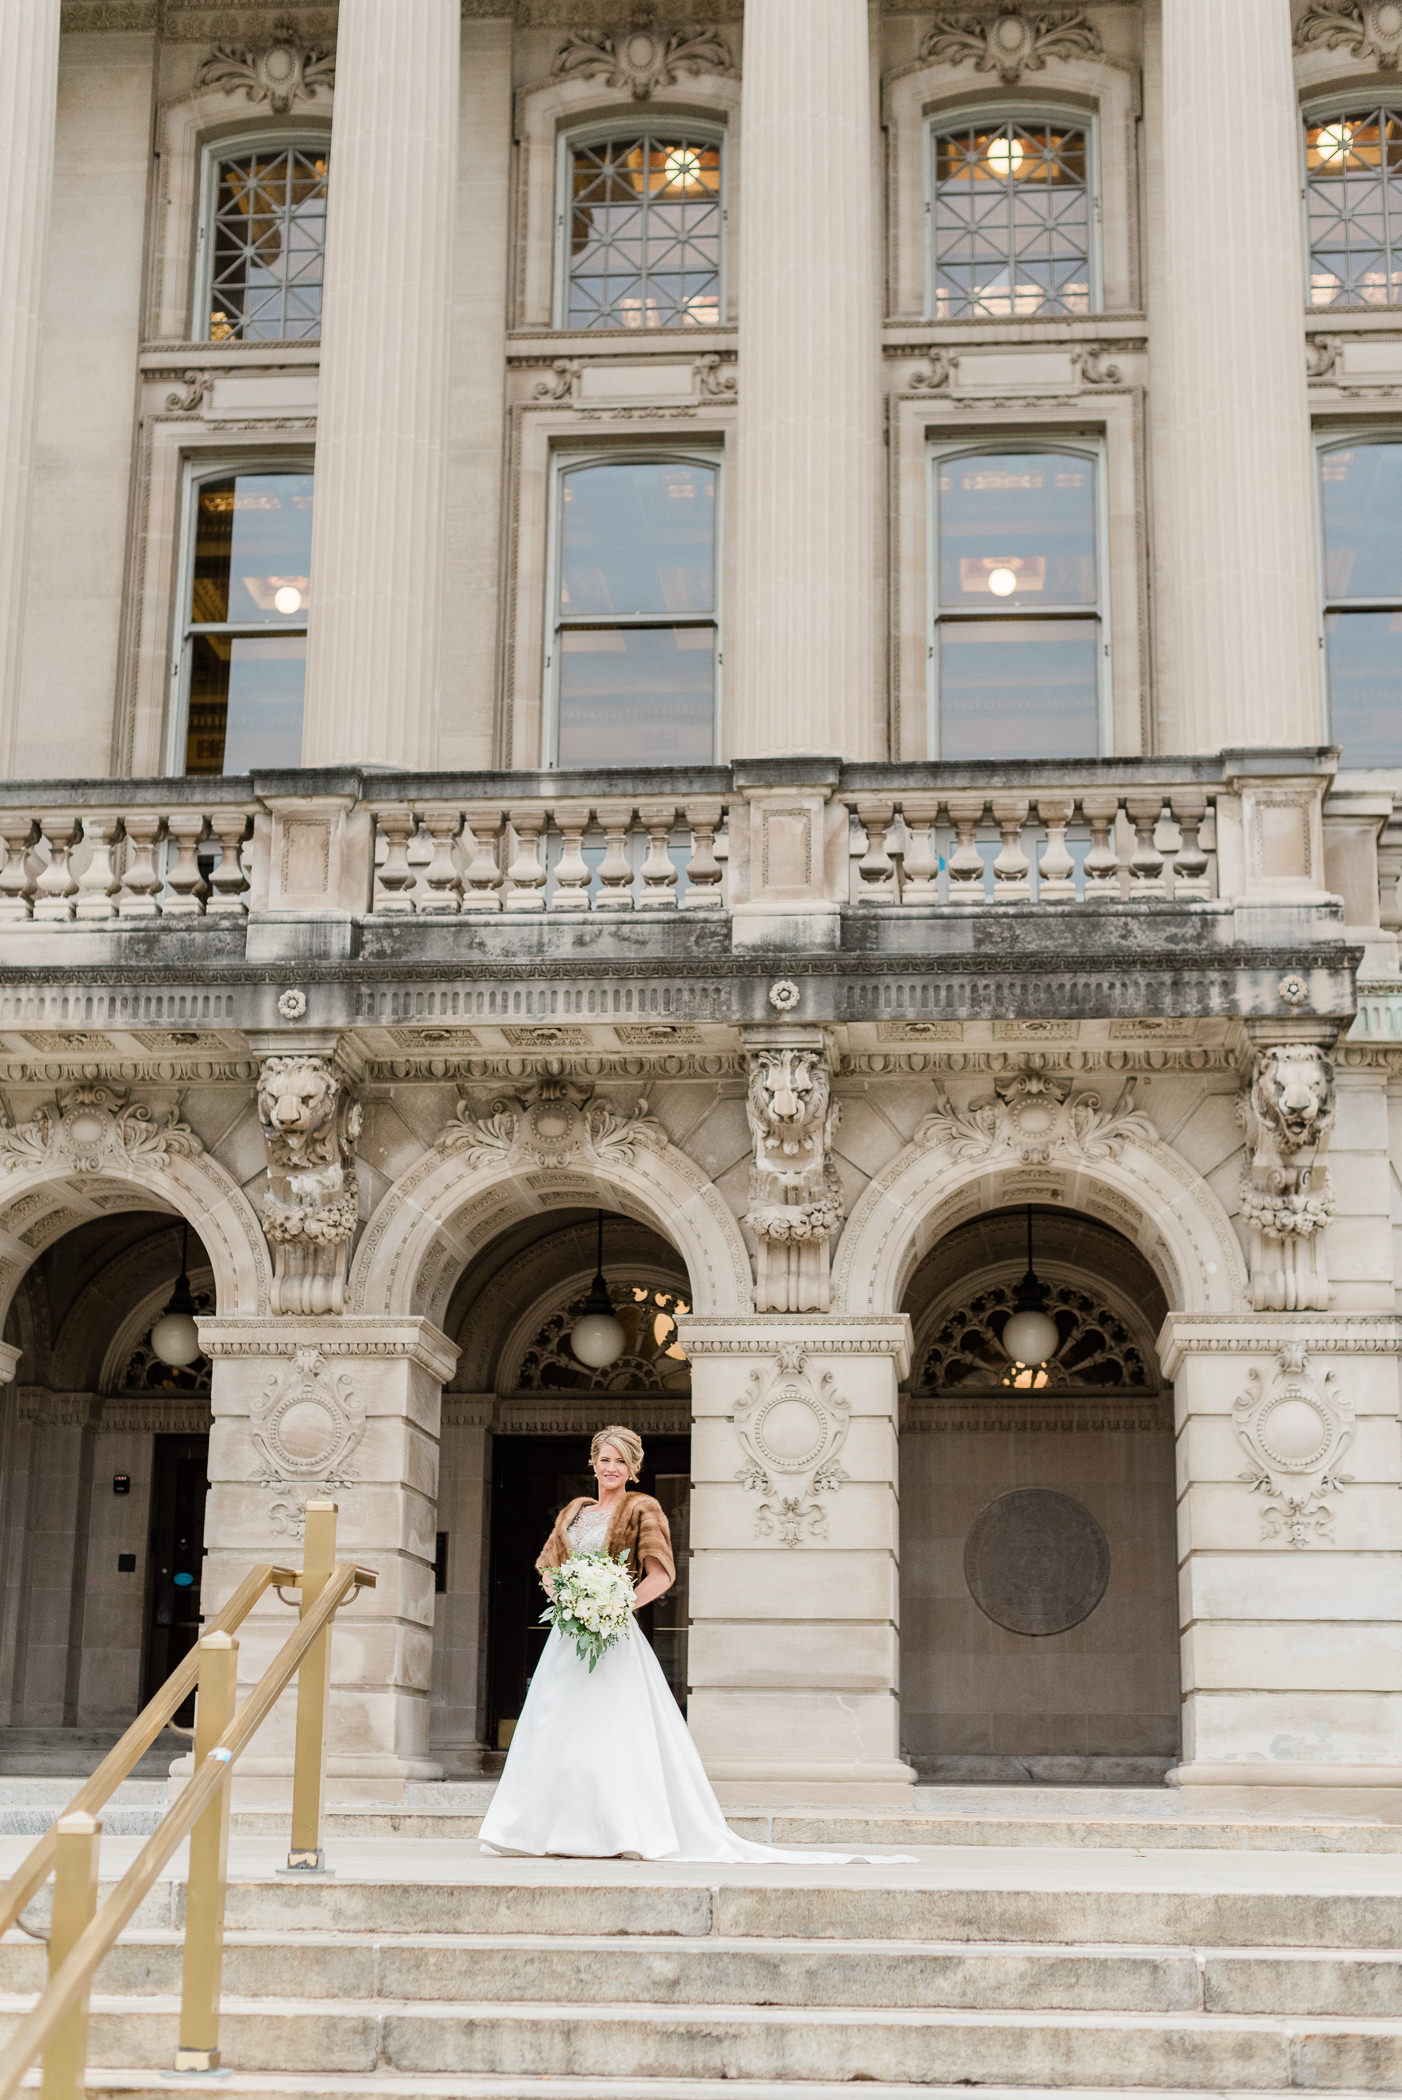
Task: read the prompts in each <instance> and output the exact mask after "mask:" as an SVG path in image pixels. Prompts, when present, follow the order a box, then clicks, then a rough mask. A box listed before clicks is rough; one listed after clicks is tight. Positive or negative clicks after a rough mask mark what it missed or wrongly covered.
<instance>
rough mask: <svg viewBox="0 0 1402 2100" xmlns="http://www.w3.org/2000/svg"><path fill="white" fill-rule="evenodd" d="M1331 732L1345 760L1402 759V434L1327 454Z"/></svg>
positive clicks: (1323, 488) (1324, 496) (1385, 762)
mask: <svg viewBox="0 0 1402 2100" xmlns="http://www.w3.org/2000/svg"><path fill="white" fill-rule="evenodd" d="M1320 494H1321V503H1320V512H1321V518H1322V523H1323V532H1324V648H1325V669H1326V673H1327V677H1328V682H1329V735H1330V737H1331V739H1332V741H1333V742H1334V743H1336V744H1338V745H1339V747H1340V749H1341V751H1342V753H1343V762H1344V764H1345V765H1346V766H1395V765H1396V764H1397V763H1398V761H1399V759H1402V436H1393V437H1380V438H1377V439H1371V438H1359V439H1355V440H1354V441H1353V442H1352V443H1350V444H1345V445H1330V446H1329V447H1328V448H1327V449H1326V450H1324V451H1323V452H1321V454H1320Z"/></svg>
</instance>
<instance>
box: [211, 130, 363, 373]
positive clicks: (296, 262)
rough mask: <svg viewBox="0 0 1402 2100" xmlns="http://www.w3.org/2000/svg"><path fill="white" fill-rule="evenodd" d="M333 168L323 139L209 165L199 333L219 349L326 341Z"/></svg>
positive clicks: (279, 142) (280, 140) (250, 148)
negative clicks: (229, 345) (328, 222)
mask: <svg viewBox="0 0 1402 2100" xmlns="http://www.w3.org/2000/svg"><path fill="white" fill-rule="evenodd" d="M329 162H330V151H329V144H328V140H327V139H326V137H325V136H324V135H323V136H319V137H311V138H301V139H297V138H288V137H286V136H285V135H279V136H276V137H273V138H271V139H265V140H261V141H258V142H256V143H253V144H249V143H248V142H246V141H241V142H240V144H239V149H238V151H237V152H236V153H228V154H217V153H214V152H211V153H209V154H208V155H207V156H206V162H205V185H204V211H203V213H202V215H201V227H200V239H201V265H202V267H201V271H200V304H201V312H200V314H199V317H198V327H199V331H200V332H201V333H202V334H206V335H208V337H209V339H210V341H211V342H216V343H217V342H240V343H266V342H295V341H303V340H310V341H315V340H316V339H317V338H318V337H319V336H320V334H321V288H322V282H323V279H324V276H325V270H326V184H327V172H328V167H329Z"/></svg>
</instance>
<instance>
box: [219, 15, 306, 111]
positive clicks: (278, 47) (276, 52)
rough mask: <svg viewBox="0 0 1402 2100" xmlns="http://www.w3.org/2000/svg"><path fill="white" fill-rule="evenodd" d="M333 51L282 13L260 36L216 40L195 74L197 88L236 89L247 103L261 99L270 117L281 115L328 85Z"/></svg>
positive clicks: (230, 90)
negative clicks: (311, 39) (235, 41)
mask: <svg viewBox="0 0 1402 2100" xmlns="http://www.w3.org/2000/svg"><path fill="white" fill-rule="evenodd" d="M335 81H336V54H335V52H334V50H333V49H332V48H331V47H330V45H328V44H323V43H309V42H308V41H307V40H306V39H305V37H304V36H303V35H302V32H301V30H300V29H299V28H298V26H297V24H296V22H294V21H293V20H291V18H290V17H287V16H283V17H281V18H280V19H279V20H278V21H276V22H275V23H274V24H273V29H272V34H271V36H270V37H268V38H267V39H266V40H265V41H262V42H259V43H249V44H216V45H215V47H214V49H213V51H212V52H211V53H210V55H209V57H208V58H207V59H206V60H205V61H204V64H203V65H202V66H201V67H200V69H199V71H198V73H197V74H196V75H195V86H196V87H197V88H223V90H224V92H225V93H226V94H229V95H236V94H238V93H239V91H240V89H241V90H242V91H243V94H244V97H245V99H246V100H247V101H249V102H266V103H267V105H268V107H269V109H270V110H272V112H273V113H274V115H275V116H279V117H282V116H286V115H287V112H288V111H289V110H290V109H291V108H292V107H293V106H294V104H296V103H298V102H310V101H311V100H312V99H313V98H314V97H315V96H316V95H317V94H318V93H319V92H320V91H321V89H322V88H331V87H334V85H335Z"/></svg>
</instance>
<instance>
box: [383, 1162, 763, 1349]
mask: <svg viewBox="0 0 1402 2100" xmlns="http://www.w3.org/2000/svg"><path fill="white" fill-rule="evenodd" d="M580 1204H585V1205H588V1206H589V1207H591V1208H593V1209H598V1210H609V1211H615V1212H618V1213H619V1214H621V1215H622V1216H624V1217H635V1218H639V1219H641V1220H642V1222H643V1223H644V1224H646V1225H649V1226H651V1227H652V1229H653V1230H654V1231H655V1232H657V1233H660V1234H661V1236H662V1238H663V1239H665V1240H667V1241H668V1242H669V1243H670V1244H671V1245H672V1246H673V1247H675V1248H676V1250H677V1253H678V1254H679V1255H680V1256H681V1259H682V1261H683V1262H684V1264H685V1266H686V1272H687V1276H688V1278H689V1279H690V1283H691V1289H692V1296H693V1303H694V1308H695V1310H696V1311H697V1312H698V1313H712V1314H727V1313H739V1312H748V1311H749V1310H750V1309H751V1307H752V1305H753V1282H752V1278H751V1272H750V1260H749V1255H748V1254H747V1253H746V1250H745V1243H744V1240H743V1238H742V1237H741V1233H740V1227H739V1225H738V1224H737V1223H736V1221H735V1218H734V1216H733V1215H732V1213H731V1211H730V1210H729V1208H728V1207H727V1205H726V1204H725V1202H724V1200H723V1199H722V1197H721V1195H720V1193H719V1192H718V1190H717V1189H716V1188H715V1187H714V1186H713V1185H712V1183H711V1182H710V1181H709V1180H708V1179H707V1178H706V1176H705V1175H704V1174H703V1173H702V1171H701V1169H700V1168H699V1167H698V1166H696V1165H695V1164H694V1162H693V1161H691V1160H689V1159H688V1158H687V1157H686V1154H685V1153H683V1152H679V1151H678V1150H677V1149H676V1147H675V1146H674V1145H670V1144H647V1145H644V1144H638V1145H636V1146H634V1147H632V1148H630V1151H629V1153H628V1154H627V1156H618V1157H610V1158H609V1159H608V1160H607V1162H606V1163H598V1164H595V1163H594V1162H592V1161H590V1160H589V1159H588V1158H587V1156H585V1155H583V1154H580V1155H576V1156H575V1157H574V1158H573V1159H572V1160H571V1161H570V1164H569V1166H568V1167H566V1168H553V1167H548V1166H537V1165H532V1164H526V1163H513V1160H512V1159H511V1157H509V1156H506V1155H503V1156H502V1157H501V1158H498V1159H494V1160H492V1161H490V1162H488V1163H486V1164H481V1165H478V1166H473V1165H472V1164H471V1163H470V1162H469V1159H468V1158H467V1156H466V1154H465V1153H464V1152H463V1151H461V1150H456V1149H453V1148H451V1147H447V1146H444V1145H441V1144H440V1145H436V1146H435V1147H434V1148H433V1150H432V1151H431V1152H426V1153H425V1154H424V1155H423V1157H422V1158H421V1159H419V1160H416V1161H415V1163H414V1165H413V1166H412V1167H410V1168H408V1170H407V1171H406V1172H405V1173H403V1174H402V1175H401V1176H400V1177H399V1179H398V1181H396V1182H395V1184H394V1185H393V1187H392V1188H391V1189H389V1190H388V1192H387V1193H386V1194H385V1195H384V1196H383V1197H382V1198H381V1200H380V1202H379V1203H378V1205H377V1206H376V1208H375V1211H374V1214H373V1216H372V1217H371V1219H370V1221H369V1224H368V1225H367V1226H366V1229H365V1232H364V1234H363V1236H362V1238H361V1241H360V1245H359V1247H358V1248H357V1250H356V1254H355V1259H354V1261H353V1263H352V1265H351V1274H350V1285H349V1292H348V1297H347V1310H348V1311H350V1312H353V1313H365V1314H372V1315H377V1316H384V1317H389V1318H395V1317H401V1318H402V1317H403V1316H405V1315H406V1314H415V1313H417V1314H422V1315H423V1316H425V1317H426V1318H428V1319H431V1320H434V1321H441V1319H442V1317H443V1314H444V1312H445V1310H446V1307H447V1304H448V1300H449V1297H450V1295H451V1293H452V1290H453V1286H454V1284H455V1283H456V1281H457V1278H458V1277H459V1275H460V1274H461V1273H462V1271H463V1270H464V1269H465V1268H466V1267H467V1264H468V1263H469V1262H470V1261H471V1260H472V1257H473V1256H474V1254H476V1253H478V1252H480V1251H481V1249H482V1248H484V1247H486V1246H487V1245H488V1243H489V1242H490V1241H491V1240H493V1239H494V1238H495V1237H496V1236H497V1234H498V1233H500V1232H502V1231H504V1230H505V1229H506V1228H507V1227H508V1226H510V1225H512V1224H515V1223H517V1222H519V1221H520V1220H521V1219H523V1218H526V1217H529V1216H530V1215H531V1214H532V1213H535V1214H537V1215H539V1216H542V1217H544V1216H547V1215H548V1214H549V1213H550V1212H551V1211H554V1210H560V1209H568V1208H573V1207H577V1206H578V1205H580Z"/></svg>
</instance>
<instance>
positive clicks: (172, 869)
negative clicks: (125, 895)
mask: <svg viewBox="0 0 1402 2100" xmlns="http://www.w3.org/2000/svg"><path fill="white" fill-rule="evenodd" d="M204 835H205V817H204V811H203V810H200V809H176V810H172V811H171V814H170V815H169V816H168V817H167V818H166V836H167V838H169V839H171V840H172V841H173V842H174V845H175V858H174V860H173V861H172V862H171V864H170V866H169V868H167V870H166V890H167V894H166V895H165V896H163V897H162V898H161V900H160V904H161V912H162V915H163V916H164V917H166V918H175V919H189V918H193V917H194V916H195V914H196V913H197V912H202V911H203V910H204V900H205V896H206V894H207V891H206V885H205V879H204V876H203V875H202V874H201V873H200V856H199V844H200V840H201V839H202V838H203V837H204Z"/></svg>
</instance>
